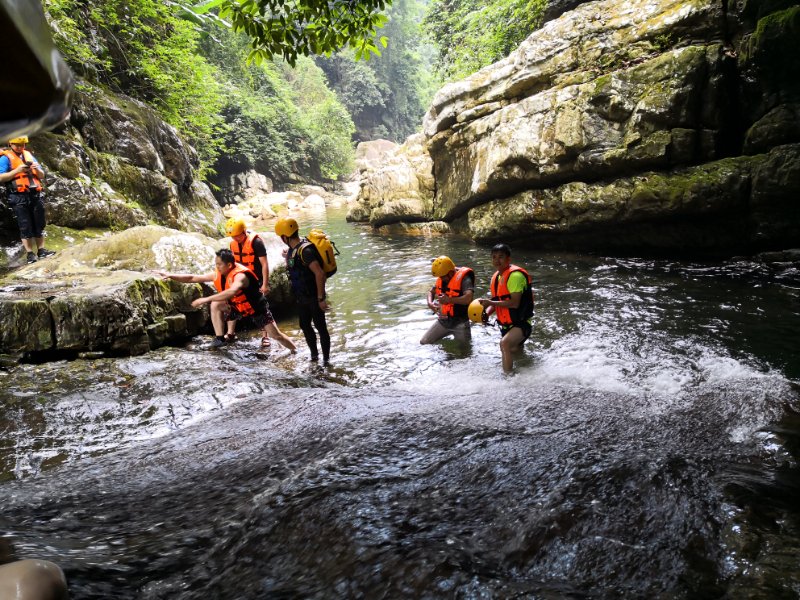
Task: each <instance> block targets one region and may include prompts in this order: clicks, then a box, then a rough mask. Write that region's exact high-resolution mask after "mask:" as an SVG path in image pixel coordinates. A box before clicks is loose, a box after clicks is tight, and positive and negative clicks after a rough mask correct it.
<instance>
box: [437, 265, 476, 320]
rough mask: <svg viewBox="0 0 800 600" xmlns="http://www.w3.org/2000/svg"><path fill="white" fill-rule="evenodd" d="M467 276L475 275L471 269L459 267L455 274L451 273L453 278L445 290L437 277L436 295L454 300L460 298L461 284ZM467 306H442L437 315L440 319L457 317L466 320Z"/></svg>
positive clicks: (440, 279)
mask: <svg viewBox="0 0 800 600" xmlns="http://www.w3.org/2000/svg"><path fill="white" fill-rule="evenodd" d="M467 275H472V276H473V277H474V276H475V274H474V273H473V272H472V269H470V268H469V267H459V268H457V269H456V272H455V273H453V276H452V277H451V278H450V281H449V282H448V283H447V288H444V287H443V285H442V283H443V282H442V278H441V277H439V278H438V279H437V280H436V295H437V296H441V295H442V294H444V295H445V296H448V297H449V298H456V297H458V296H461V295H462V294H461V282H462V281H464V277H466V276H467ZM467 308H468V307H467V306H466V305H461V304H442V305H441V307H440V308H439V315H440V316H442V317H459V318H463V319H466V318H467Z"/></svg>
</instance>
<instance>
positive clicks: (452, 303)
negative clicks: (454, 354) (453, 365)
mask: <svg viewBox="0 0 800 600" xmlns="http://www.w3.org/2000/svg"><path fill="white" fill-rule="evenodd" d="M431 275H433V276H434V277H436V283H435V284H434V286H433V287H432V288H431V289H430V291H428V308H430V309H431V310H432V311H433V312H434V313H436V314H437V316H438V318H437V319H436V322H435V323H434V324H433V325H431V327H430V329H428V331H426V332H425V335H423V336H422V339H421V340H420V341H419V343H420V344H432V343H433V342H436V341H438V340H440V339H442V338H443V337H445V336H447V335H451V334H452V336H453V337H454V338H455V339H456V340H458V341H460V342H469V341H470V339H471V331H470V322H469V319H468V318H467V306H468V305H469V303H470V302H472V296H473V295H474V293H475V273H474V272H473V271H472V269H470V268H469V267H456V265H455V263H454V262H453V261H452V260H451V259H450V257H448V256H440V257H438V258H436V259H434V261H433V262H432V263H431Z"/></svg>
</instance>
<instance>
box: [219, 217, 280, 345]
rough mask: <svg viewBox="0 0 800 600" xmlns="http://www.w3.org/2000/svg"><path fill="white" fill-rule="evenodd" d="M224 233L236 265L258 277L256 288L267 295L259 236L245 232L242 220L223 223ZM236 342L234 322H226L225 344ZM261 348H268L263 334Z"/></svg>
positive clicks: (266, 269)
mask: <svg viewBox="0 0 800 600" xmlns="http://www.w3.org/2000/svg"><path fill="white" fill-rule="evenodd" d="M225 233H227V234H228V235H229V236H230V238H231V244H230V249H231V252H232V253H233V257H234V259H235V260H236V262H237V263H239V264H242V265H244V266H245V267H247V268H248V269H250V270H251V271H253V273H255V274H256V277H258V287H259V290H261V293H262V294H264V296H266V295H267V294H269V262H267V247H266V246H265V245H264V240H262V239H261V236H260V235H258V234H257V233H254V232H252V231H247V229H246V228H245V224H244V221H243V220H242V219H228V222H227V223H225ZM235 340H236V321H228V331H227V333H226V334H225V341H226V342H233V341H235ZM261 347H262V348H269V347H270V341H269V336H268V335H266V334H264V336H263V337H262V338H261Z"/></svg>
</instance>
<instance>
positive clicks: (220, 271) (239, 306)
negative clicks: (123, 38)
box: [156, 249, 297, 353]
mask: <svg viewBox="0 0 800 600" xmlns="http://www.w3.org/2000/svg"><path fill="white" fill-rule="evenodd" d="M215 264H216V271H215V272H213V271H212V272H211V273H205V274H203V275H191V274H188V273H166V272H164V271H156V272H157V273H158V274H159V275H160V276H161V277H162V278H163V279H171V280H173V281H179V282H181V283H203V282H212V281H213V282H214V287H215V288H216V290H217V293H216V294H214V295H212V296H206V297H203V298H197V299H196V300H194V301H192V306H195V307H197V306H202V305H203V304H210V305H211V306H210V312H211V324H212V325H213V326H214V333H215V338H214V340H213V341H212V342H211V347H212V348H219V347H220V346H224V345H225V337H224V334H225V323H226V321H237V320H239V319H242V318H244V317H250V319H251V320H252V322H253V323H254V324H255V325H256V326H257V327H259V328H260V329H262V331H263V332H264V335H267V334H269V335H270V336H272V337H273V338H275V339H276V340H278V342H280V344H281V345H283V346H285V347H286V348H288V349H289V350H291V351H292V353H294V352H295V351H296V350H297V347H296V346H295V345H294V342H292V340H291V339H290V338H288V337H287V336H286V335H285V334H284V333H283V332H281V330H280V329H278V326H277V325H276V324H275V319H274V318H273V317H272V312H271V311H270V310H269V303H268V302H267V299H266V298H265V297H264V294H262V293H261V290H260V289H259V287H258V277H256V274H255V273H253V271H252V270H251V269H248V268H247V267H245V266H244V265H241V264H237V263H236V261H235V260H234V258H233V253H232V252H231V251H230V250H228V249H222V250H219V251H217V257H216V259H215Z"/></svg>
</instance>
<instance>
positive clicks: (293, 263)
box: [286, 242, 322, 304]
mask: <svg viewBox="0 0 800 600" xmlns="http://www.w3.org/2000/svg"><path fill="white" fill-rule="evenodd" d="M298 252H299V253H300V255H299V256H298ZM314 261H317V262H318V263H319V264H320V268H321V267H322V257H321V256H320V255H319V251H317V248H316V246H314V244H312V243H310V242H309V243H308V244H303V247H302V249H301V248H300V246H298V247H297V248H294V249H292V250H290V251H289V253H288V254H287V256H286V266H287V267H288V268H289V280H290V281H291V284H292V291H293V292H294V296H295V299H297V301H298V302H306V303H311V304H316V303H317V279H316V277H315V276H314V273H313V272H312V271H311V269H310V268H309V265H311V263H312V262H314Z"/></svg>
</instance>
